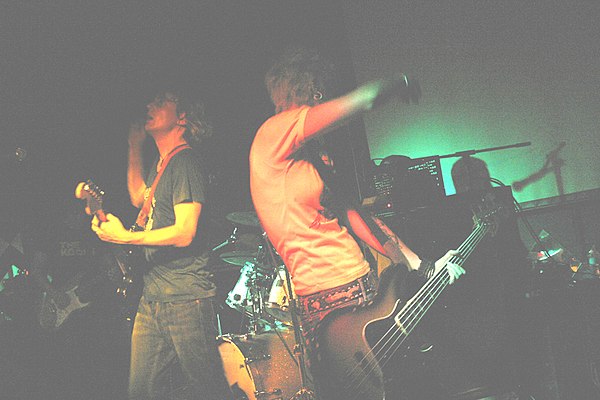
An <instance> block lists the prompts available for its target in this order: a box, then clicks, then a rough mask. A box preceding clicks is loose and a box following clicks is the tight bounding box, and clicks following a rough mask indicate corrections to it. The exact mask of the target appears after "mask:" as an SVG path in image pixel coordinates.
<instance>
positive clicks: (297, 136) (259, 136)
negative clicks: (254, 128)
mask: <svg viewBox="0 0 600 400" xmlns="http://www.w3.org/2000/svg"><path fill="white" fill-rule="evenodd" d="M309 109H310V107H308V106H302V107H298V108H294V109H292V110H287V111H282V112H280V113H278V114H276V115H274V116H272V117H271V118H269V119H268V120H266V121H265V122H264V123H263V124H262V125H261V127H260V128H259V129H258V132H257V133H256V136H255V138H254V145H253V147H254V146H257V147H258V146H267V147H269V148H275V149H277V148H279V150H280V151H281V150H283V149H286V150H285V152H286V153H287V152H289V151H290V150H292V149H297V148H298V147H299V146H300V144H301V143H302V142H303V140H304V120H305V119H306V114H307V112H308V110H309ZM276 143H277V144H279V145H278V146H275V147H274V146H273V144H276Z"/></svg>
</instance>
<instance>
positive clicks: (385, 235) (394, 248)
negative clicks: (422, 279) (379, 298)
mask: <svg viewBox="0 0 600 400" xmlns="http://www.w3.org/2000/svg"><path fill="white" fill-rule="evenodd" d="M347 217H348V221H349V223H350V227H351V228H352V231H353V232H354V233H355V234H356V235H357V236H358V237H359V238H360V239H361V240H362V241H364V242H365V243H366V244H367V245H369V246H370V247H371V248H373V249H374V250H376V251H377V252H379V253H381V254H383V255H384V256H386V257H388V258H389V259H390V260H391V261H392V262H393V263H395V264H399V263H402V264H405V265H406V266H407V267H408V268H409V269H411V270H417V269H418V268H419V265H420V264H421V259H420V258H419V256H418V255H417V254H415V253H414V252H413V251H412V250H411V249H410V248H409V247H408V246H407V245H406V244H404V242H403V241H402V240H400V238H398V236H396V234H395V233H394V232H393V231H392V230H391V229H389V228H388V227H387V225H385V224H384V223H383V221H381V220H380V219H378V218H372V221H374V222H375V223H376V224H377V226H374V225H372V223H371V226H373V228H374V229H375V230H377V228H379V229H380V231H381V232H379V235H376V234H375V232H373V230H372V229H371V228H369V224H368V223H367V222H366V221H365V220H364V219H363V217H362V216H361V215H360V213H359V212H357V211H356V210H348V212H347ZM366 218H371V217H370V216H367V217H366ZM378 236H381V238H379V237H378Z"/></svg>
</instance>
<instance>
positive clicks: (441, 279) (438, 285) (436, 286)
mask: <svg viewBox="0 0 600 400" xmlns="http://www.w3.org/2000/svg"><path fill="white" fill-rule="evenodd" d="M477 233H478V234H477V235H473V238H472V239H473V240H470V241H469V242H472V243H467V242H465V243H466V244H468V247H469V248H465V247H467V246H462V245H461V247H459V251H460V252H461V255H462V254H464V257H453V258H451V259H450V262H454V263H455V264H458V265H460V264H461V263H462V262H464V259H466V258H467V257H468V256H469V255H470V254H471V253H472V252H473V251H474V249H475V246H476V244H477V243H478V242H479V241H480V240H481V239H482V238H483V237H484V236H485V233H486V232H484V231H482V232H477ZM449 282H450V275H449V272H448V270H447V268H444V269H442V270H440V272H439V273H438V274H437V275H436V277H434V279H432V280H431V284H427V285H425V286H424V287H427V289H428V290H424V291H421V293H417V295H416V296H413V302H411V305H413V307H412V308H411V309H410V312H404V315H402V316H400V314H402V312H403V311H405V310H408V307H405V309H403V310H401V311H400V313H399V314H398V316H397V318H396V319H400V320H402V321H404V322H403V323H401V324H400V325H402V326H404V328H403V329H401V330H399V332H400V333H402V330H403V331H405V332H408V333H407V334H405V336H408V335H409V334H410V333H411V332H412V331H413V329H414V328H415V327H416V326H417V325H418V324H419V322H420V321H421V319H422V318H423V316H424V315H425V313H426V312H427V311H429V309H430V308H431V306H432V305H433V303H434V302H435V301H436V300H437V298H438V297H439V295H440V294H441V292H442V291H443V290H444V289H445V288H446V286H448V284H449ZM429 287H430V288H429ZM417 298H420V299H419V300H418V301H417ZM423 300H424V302H423ZM407 316H408V317H409V318H411V319H409V318H407ZM406 326H409V327H410V328H409V329H406ZM397 340H398V339H397ZM401 344H402V342H401V343H399V344H397V343H394V345H395V349H394V350H393V351H392V353H391V354H390V355H388V353H389V351H387V352H386V353H385V355H384V357H387V359H389V358H391V357H392V356H393V355H394V353H395V352H396V350H397V349H398V348H399V347H400V345H401Z"/></svg>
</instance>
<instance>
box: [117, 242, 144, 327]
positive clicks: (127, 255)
mask: <svg viewBox="0 0 600 400" xmlns="http://www.w3.org/2000/svg"><path fill="white" fill-rule="evenodd" d="M112 256H113V258H114V261H115V262H116V264H117V265H118V266H119V270H120V272H121V278H120V282H119V284H118V287H117V294H118V295H119V296H120V297H121V300H122V301H121V304H122V307H121V308H122V312H123V316H124V317H125V319H126V320H127V321H130V322H133V318H134V317H135V314H136V312H137V308H138V304H139V301H140V298H141V297H142V291H143V288H144V280H143V276H142V273H143V271H142V269H141V267H140V266H142V265H144V264H145V262H144V261H143V260H142V258H143V256H142V255H141V254H139V253H137V252H134V251H133V250H130V249H127V248H125V247H122V246H119V247H114V246H113V249H112Z"/></svg>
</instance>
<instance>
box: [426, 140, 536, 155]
mask: <svg viewBox="0 0 600 400" xmlns="http://www.w3.org/2000/svg"><path fill="white" fill-rule="evenodd" d="M525 146H531V142H522V143H516V144H509V145H506V146H498V147H488V148H486V149H481V150H464V151H459V152H457V153H453V154H446V155H443V156H438V157H439V158H450V157H465V156H472V155H474V154H478V153H485V152H488V151H496V150H505V149H514V148H517V147H525ZM425 158H426V157H425Z"/></svg>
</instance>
